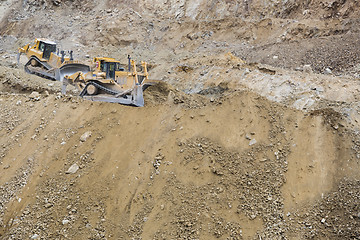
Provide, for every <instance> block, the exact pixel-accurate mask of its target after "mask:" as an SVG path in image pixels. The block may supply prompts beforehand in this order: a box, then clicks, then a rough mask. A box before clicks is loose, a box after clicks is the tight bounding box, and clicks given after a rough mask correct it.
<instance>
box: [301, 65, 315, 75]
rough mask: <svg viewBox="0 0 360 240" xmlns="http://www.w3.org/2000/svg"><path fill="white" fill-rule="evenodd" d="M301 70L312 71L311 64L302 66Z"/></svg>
mask: <svg viewBox="0 0 360 240" xmlns="http://www.w3.org/2000/svg"><path fill="white" fill-rule="evenodd" d="M303 71H304V72H305V73H312V72H313V70H312V67H311V65H308V64H306V65H304V66H303Z"/></svg>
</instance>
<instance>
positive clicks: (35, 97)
mask: <svg viewBox="0 0 360 240" xmlns="http://www.w3.org/2000/svg"><path fill="white" fill-rule="evenodd" d="M29 98H30V99H32V100H33V101H39V100H40V93H38V92H35V91H34V92H32V93H31V94H30V95H29Z"/></svg>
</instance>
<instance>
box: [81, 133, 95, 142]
mask: <svg viewBox="0 0 360 240" xmlns="http://www.w3.org/2000/svg"><path fill="white" fill-rule="evenodd" d="M91 134H92V132H91V131H87V132H85V133H84V134H83V135H81V137H80V141H82V142H85V141H86V140H87V139H88V138H89V137H91Z"/></svg>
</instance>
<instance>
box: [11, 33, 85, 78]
mask: <svg viewBox="0 0 360 240" xmlns="http://www.w3.org/2000/svg"><path fill="white" fill-rule="evenodd" d="M56 50H57V52H56ZM22 53H24V54H26V56H27V58H28V61H27V63H25V65H24V69H25V72H27V73H30V74H35V75H38V76H40V77H43V78H47V79H50V80H57V81H62V79H63V77H64V76H65V75H71V74H73V73H75V72H78V71H82V72H83V73H86V72H88V71H90V67H89V66H88V65H86V64H83V63H81V62H78V61H74V59H73V51H69V54H70V57H65V55H66V52H65V51H60V54H59V49H57V47H56V43H55V42H53V41H50V40H48V39H43V38H37V39H35V43H34V44H33V45H31V44H30V43H29V44H27V45H25V46H24V47H22V48H19V51H18V55H17V61H18V63H19V62H20V56H21V54H22ZM60 55H61V56H60Z"/></svg>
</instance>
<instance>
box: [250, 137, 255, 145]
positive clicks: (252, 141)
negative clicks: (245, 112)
mask: <svg viewBox="0 0 360 240" xmlns="http://www.w3.org/2000/svg"><path fill="white" fill-rule="evenodd" d="M255 143H257V141H256V140H255V138H254V139H251V141H250V142H249V146H252V145H254V144H255Z"/></svg>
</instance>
